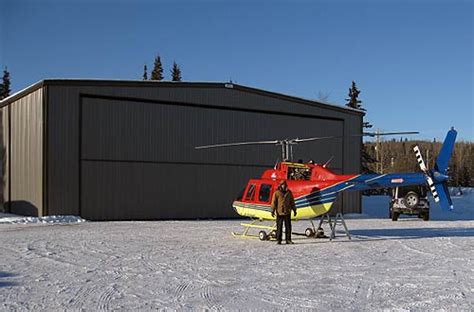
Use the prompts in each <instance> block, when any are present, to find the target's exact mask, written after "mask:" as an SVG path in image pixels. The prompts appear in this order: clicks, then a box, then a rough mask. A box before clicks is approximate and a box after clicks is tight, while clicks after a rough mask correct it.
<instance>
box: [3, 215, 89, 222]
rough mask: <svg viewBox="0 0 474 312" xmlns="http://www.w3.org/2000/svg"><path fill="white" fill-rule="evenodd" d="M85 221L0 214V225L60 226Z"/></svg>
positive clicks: (75, 218) (62, 217)
mask: <svg viewBox="0 0 474 312" xmlns="http://www.w3.org/2000/svg"><path fill="white" fill-rule="evenodd" d="M85 221H86V220H84V219H82V218H81V217H78V216H47V217H23V216H18V215H14V214H7V213H0V224H34V223H43V224H61V223H81V222H85Z"/></svg>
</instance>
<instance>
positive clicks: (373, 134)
mask: <svg viewBox="0 0 474 312" xmlns="http://www.w3.org/2000/svg"><path fill="white" fill-rule="evenodd" d="M418 133H419V132H416V131H404V132H382V133H376V132H364V133H362V134H352V135H348V136H344V135H334V136H325V137H314V138H306V139H294V140H292V141H293V142H295V143H303V142H310V141H319V140H327V139H340V138H351V137H352V138H353V137H363V136H370V137H375V136H377V135H396V134H418Z"/></svg>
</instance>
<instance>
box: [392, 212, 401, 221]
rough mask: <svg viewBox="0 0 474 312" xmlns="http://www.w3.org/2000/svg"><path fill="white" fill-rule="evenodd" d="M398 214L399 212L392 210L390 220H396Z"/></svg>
mask: <svg viewBox="0 0 474 312" xmlns="http://www.w3.org/2000/svg"><path fill="white" fill-rule="evenodd" d="M399 216H400V212H396V211H393V212H392V221H397V220H398V217H399Z"/></svg>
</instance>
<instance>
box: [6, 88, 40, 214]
mask: <svg viewBox="0 0 474 312" xmlns="http://www.w3.org/2000/svg"><path fill="white" fill-rule="evenodd" d="M8 107H9V109H10V122H11V126H10V129H11V134H10V139H11V141H10V144H9V146H10V150H9V157H10V161H9V164H10V168H9V173H10V174H9V184H10V190H9V192H10V194H11V198H9V200H10V207H9V210H10V211H11V212H12V213H17V214H24V215H32V216H42V215H43V89H38V90H37V91H35V92H32V93H30V94H28V95H26V96H25V97H23V98H21V99H19V100H17V101H15V102H13V103H11V104H10V105H9V106H8Z"/></svg>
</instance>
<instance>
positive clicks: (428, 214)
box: [423, 211, 430, 221]
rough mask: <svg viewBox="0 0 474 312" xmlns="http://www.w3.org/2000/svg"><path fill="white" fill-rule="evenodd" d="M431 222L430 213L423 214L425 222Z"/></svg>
mask: <svg viewBox="0 0 474 312" xmlns="http://www.w3.org/2000/svg"><path fill="white" fill-rule="evenodd" d="M429 220H430V212H429V211H426V212H423V221H429Z"/></svg>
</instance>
